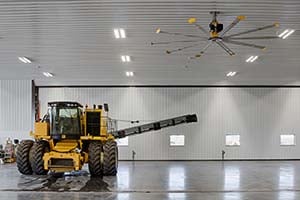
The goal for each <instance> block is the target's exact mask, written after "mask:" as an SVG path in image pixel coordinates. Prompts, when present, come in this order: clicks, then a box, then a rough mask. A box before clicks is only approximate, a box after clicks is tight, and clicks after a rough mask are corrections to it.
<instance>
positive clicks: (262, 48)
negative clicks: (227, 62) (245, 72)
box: [223, 40, 266, 50]
mask: <svg viewBox="0 0 300 200" xmlns="http://www.w3.org/2000/svg"><path fill="white" fill-rule="evenodd" d="M223 41H224V42H226V43H230V44H235V45H241V46H247V47H253V48H257V49H261V50H265V49H266V47H265V46H260V45H256V44H249V43H245V42H239V41H233V40H223Z"/></svg>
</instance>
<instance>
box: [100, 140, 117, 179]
mask: <svg viewBox="0 0 300 200" xmlns="http://www.w3.org/2000/svg"><path fill="white" fill-rule="evenodd" d="M103 152H104V158H103V173H104V175H106V176H115V175H116V174H117V172H118V146H117V143H116V142H115V141H113V140H108V141H107V142H106V143H105V145H104V146H103Z"/></svg>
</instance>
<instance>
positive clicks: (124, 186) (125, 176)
mask: <svg viewBox="0 0 300 200" xmlns="http://www.w3.org/2000/svg"><path fill="white" fill-rule="evenodd" d="M129 185H130V176H129V168H128V167H119V169H118V174H117V186H118V189H119V190H128V189H129Z"/></svg>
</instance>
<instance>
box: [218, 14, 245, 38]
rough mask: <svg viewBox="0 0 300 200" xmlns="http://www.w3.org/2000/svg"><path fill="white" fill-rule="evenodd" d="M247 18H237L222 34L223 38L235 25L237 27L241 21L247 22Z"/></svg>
mask: <svg viewBox="0 0 300 200" xmlns="http://www.w3.org/2000/svg"><path fill="white" fill-rule="evenodd" d="M245 18H246V17H245V16H242V15H241V16H237V17H236V18H235V20H234V21H233V22H232V23H231V24H229V25H228V26H227V27H226V28H225V29H224V30H223V32H222V33H221V37H222V36H224V35H225V34H226V33H227V32H228V31H230V30H231V29H232V28H233V27H234V26H235V25H237V24H238V23H239V22H240V21H242V20H245Z"/></svg>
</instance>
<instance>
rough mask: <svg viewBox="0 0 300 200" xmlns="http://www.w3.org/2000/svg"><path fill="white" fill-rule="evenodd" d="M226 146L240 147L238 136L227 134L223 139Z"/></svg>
mask: <svg viewBox="0 0 300 200" xmlns="http://www.w3.org/2000/svg"><path fill="white" fill-rule="evenodd" d="M225 143H226V146H240V145H241V142H240V135H238V134H228V135H226V138H225Z"/></svg>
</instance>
